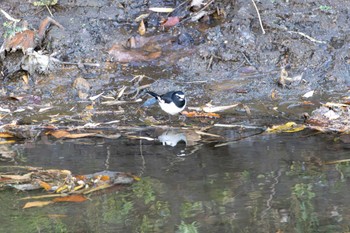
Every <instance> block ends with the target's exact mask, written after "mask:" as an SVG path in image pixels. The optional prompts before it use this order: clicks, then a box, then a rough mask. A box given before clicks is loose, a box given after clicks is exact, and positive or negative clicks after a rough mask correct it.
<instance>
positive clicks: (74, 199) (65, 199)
mask: <svg viewBox="0 0 350 233" xmlns="http://www.w3.org/2000/svg"><path fill="white" fill-rule="evenodd" d="M86 200H87V198H86V197H84V196H82V195H70V196H66V197H57V198H55V199H53V202H84V201H86Z"/></svg>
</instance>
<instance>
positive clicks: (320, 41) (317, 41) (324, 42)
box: [288, 31, 327, 44]
mask: <svg viewBox="0 0 350 233" xmlns="http://www.w3.org/2000/svg"><path fill="white" fill-rule="evenodd" d="M288 32H289V33H295V34H299V35H301V36H303V37H305V38H307V39H309V40H310V41H312V42H315V43H319V44H327V42H326V41H322V40H316V39H314V38H312V37H311V36H308V35H306V34H305V33H303V32H296V31H288Z"/></svg>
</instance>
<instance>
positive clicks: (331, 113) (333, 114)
mask: <svg viewBox="0 0 350 233" xmlns="http://www.w3.org/2000/svg"><path fill="white" fill-rule="evenodd" d="M323 115H324V116H325V117H327V118H328V119H329V120H335V119H338V118H339V117H340V115H339V114H338V113H336V112H334V111H333V110H329V111H328V112H326V113H325V114H323Z"/></svg>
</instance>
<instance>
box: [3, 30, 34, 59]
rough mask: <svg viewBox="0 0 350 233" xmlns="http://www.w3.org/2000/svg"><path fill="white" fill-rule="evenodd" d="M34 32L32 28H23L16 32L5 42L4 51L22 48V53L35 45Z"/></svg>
mask: <svg viewBox="0 0 350 233" xmlns="http://www.w3.org/2000/svg"><path fill="white" fill-rule="evenodd" d="M34 38H35V32H34V31H32V30H25V31H22V32H18V33H16V34H15V35H14V36H13V37H12V38H10V39H9V40H7V41H6V42H5V49H6V51H16V50H17V49H22V52H23V53H26V51H27V50H28V49H29V48H33V49H34V47H35V41H34Z"/></svg>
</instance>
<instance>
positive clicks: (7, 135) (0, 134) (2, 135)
mask: <svg viewBox="0 0 350 233" xmlns="http://www.w3.org/2000/svg"><path fill="white" fill-rule="evenodd" d="M13 137H15V136H14V135H13V134H12V133H9V132H0V138H13Z"/></svg>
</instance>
